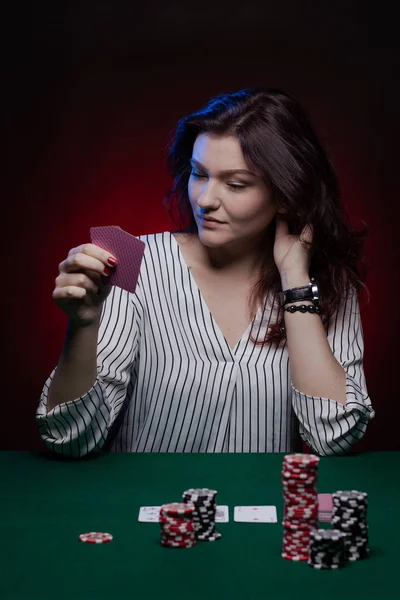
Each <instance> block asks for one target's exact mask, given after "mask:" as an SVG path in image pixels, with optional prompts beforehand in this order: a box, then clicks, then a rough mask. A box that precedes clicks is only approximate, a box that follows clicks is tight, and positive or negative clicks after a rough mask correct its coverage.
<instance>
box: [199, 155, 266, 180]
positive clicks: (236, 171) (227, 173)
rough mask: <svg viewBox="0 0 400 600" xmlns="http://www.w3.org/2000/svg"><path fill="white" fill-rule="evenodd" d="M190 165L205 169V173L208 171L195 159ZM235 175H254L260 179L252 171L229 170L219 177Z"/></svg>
mask: <svg viewBox="0 0 400 600" xmlns="http://www.w3.org/2000/svg"><path fill="white" fill-rule="evenodd" d="M190 163H191V165H192V166H193V165H196V166H197V167H198V168H199V169H203V171H206V170H207V169H206V168H205V167H204V166H203V165H202V164H201V162H199V161H198V160H196V159H195V158H191V159H190ZM234 173H242V175H252V176H253V177H258V175H256V174H255V173H252V172H251V171H247V170H246V169H227V170H226V171H220V172H219V175H233V174H234Z"/></svg>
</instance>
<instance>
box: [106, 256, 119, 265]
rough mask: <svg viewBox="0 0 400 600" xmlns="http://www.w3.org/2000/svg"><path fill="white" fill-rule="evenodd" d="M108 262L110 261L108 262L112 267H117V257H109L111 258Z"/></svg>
mask: <svg viewBox="0 0 400 600" xmlns="http://www.w3.org/2000/svg"><path fill="white" fill-rule="evenodd" d="M107 262H108V264H109V265H111V266H112V267H115V265H116V264H117V261H116V260H115V258H111V257H109V258H108V259H107Z"/></svg>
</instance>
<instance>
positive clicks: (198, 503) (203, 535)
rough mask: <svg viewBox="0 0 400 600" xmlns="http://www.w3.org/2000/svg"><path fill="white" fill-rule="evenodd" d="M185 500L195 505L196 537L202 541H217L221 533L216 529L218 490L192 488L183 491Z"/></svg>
mask: <svg viewBox="0 0 400 600" xmlns="http://www.w3.org/2000/svg"><path fill="white" fill-rule="evenodd" d="M183 501H184V502H188V503H190V504H192V505H194V512H193V524H194V529H195V536H196V539H197V540H198V541H200V542H215V541H216V540H219V539H220V537H221V533H219V532H218V531H216V529H215V515H216V512H217V492H216V491H215V490H209V489H208V488H190V489H188V490H186V491H185V492H183Z"/></svg>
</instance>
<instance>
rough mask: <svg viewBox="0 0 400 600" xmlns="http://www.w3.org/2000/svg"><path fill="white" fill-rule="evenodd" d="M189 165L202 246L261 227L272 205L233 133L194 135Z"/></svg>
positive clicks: (273, 210)
mask: <svg viewBox="0 0 400 600" xmlns="http://www.w3.org/2000/svg"><path fill="white" fill-rule="evenodd" d="M191 165H192V171H191V174H190V178H189V185H188V192H189V200H190V203H191V206H192V210H193V214H194V217H195V219H196V223H197V227H198V234H199V238H200V239H201V241H202V242H203V243H204V244H205V245H206V246H212V247H217V246H220V245H225V244H229V243H230V242H238V241H240V240H243V241H245V240H250V239H252V238H255V237H258V236H259V235H260V234H262V233H263V232H264V231H265V229H266V228H267V226H268V225H269V224H270V222H271V221H272V219H273V218H274V216H275V214H276V206H275V203H274V202H273V201H272V199H271V194H270V191H269V189H268V187H267V185H266V184H265V182H264V181H263V179H262V177H261V176H260V174H259V173H255V172H254V170H253V169H252V168H250V167H249V166H248V165H247V164H246V162H245V159H244V157H243V153H242V149H241V147H240V143H239V141H238V139H237V138H236V137H234V136H216V135H212V134H208V133H202V134H200V135H199V136H198V137H197V139H196V141H195V143H194V146H193V153H192V160H191ZM203 217H212V218H214V219H217V220H218V221H220V222H219V223H211V224H210V223H207V221H206V220H205V219H204V218H203Z"/></svg>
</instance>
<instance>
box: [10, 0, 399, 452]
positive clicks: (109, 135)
mask: <svg viewBox="0 0 400 600" xmlns="http://www.w3.org/2000/svg"><path fill="white" fill-rule="evenodd" d="M393 10H394V9H393ZM1 22H2V34H1V39H2V42H3V46H4V49H3V52H2V58H3V69H2V72H3V75H2V80H3V86H2V87H3V92H2V97H1V102H2V107H3V108H2V115H3V119H2V123H3V127H4V135H3V136H2V137H3V140H4V143H5V146H6V159H5V163H3V164H4V165H5V167H6V168H5V172H6V184H5V193H4V196H3V202H2V216H3V219H2V225H3V227H2V233H3V235H2V237H3V242H4V244H3V251H2V261H1V264H2V277H1V281H2V284H3V285H2V294H1V297H2V303H3V309H2V316H3V319H2V330H3V332H4V335H3V336H2V339H3V340H4V344H3V352H2V354H3V359H2V366H3V372H2V386H1V388H2V392H3V397H2V411H1V419H0V441H1V448H3V449H41V448H42V444H41V441H40V439H39V436H38V434H37V431H36V425H35V422H34V414H35V410H36V406H37V404H38V401H39V396H40V392H41V388H42V386H43V384H44V381H45V380H46V378H47V376H48V375H49V373H50V372H51V370H52V368H53V367H54V366H55V364H56V362H57V360H58V356H59V353H60V350H61V346H62V341H63V337H64V333H65V326H66V318H65V317H64V315H63V313H62V312H61V311H60V309H58V307H57V306H55V305H54V304H53V301H52V298H51V294H52V290H53V287H54V278H55V277H56V276H57V272H58V271H57V266H58V263H59V262H61V261H62V260H63V259H64V258H65V256H66V254H67V252H68V250H69V249H70V248H71V247H74V246H76V245H79V244H81V243H83V242H86V241H89V228H90V227H91V226H95V225H119V226H121V227H122V228H123V229H126V230H127V231H129V232H131V233H133V234H134V235H140V234H143V233H153V232H158V231H164V230H168V229H170V228H173V227H174V224H173V223H172V222H171V221H170V220H169V217H168V216H167V214H166V212H165V210H164V208H163V205H162V199H163V197H164V194H165V193H166V191H167V190H168V188H169V185H170V183H171V182H170V179H169V177H168V175H167V171H166V166H165V159H166V151H167V144H168V139H169V135H170V133H171V131H172V130H173V128H174V126H175V124H176V122H177V120H178V119H179V118H180V117H181V116H183V115H184V114H186V113H188V112H191V111H193V110H195V109H198V108H199V107H200V106H202V105H203V104H204V103H205V102H206V101H207V100H208V99H209V98H210V97H211V96H213V95H215V94H217V93H221V92H227V91H235V90H238V89H240V88H243V87H251V86H259V85H266V86H272V87H280V88H282V89H283V90H285V91H287V92H289V93H291V94H293V95H294V96H295V97H297V98H298V99H299V100H300V101H301V102H302V103H303V105H304V106H305V107H306V108H307V109H308V110H309V112H310V113H311V116H312V118H313V121H314V123H315V125H316V127H317V129H318V131H319V133H320V136H321V138H322V139H323V141H324V143H325V145H326V146H327V148H328V151H329V152H330V154H331V156H332V158H333V161H334V163H335V165H336V169H337V173H338V176H339V180H340V182H341V189H342V195H343V198H344V201H345V203H346V204H347V206H348V209H349V213H350V215H351V216H352V218H353V220H354V222H355V223H356V224H359V223H360V222H361V221H365V222H366V224H367V225H368V227H369V235H368V237H367V241H366V246H365V254H366V258H367V261H368V266H369V274H368V279H367V285H368V288H369V290H370V293H371V298H370V302H369V304H365V303H364V304H363V305H362V319H363V324H364V334H365V346H366V350H365V361H364V366H365V372H366V376H367V382H368V389H369V393H370V396H371V398H372V401H373V404H374V408H375V409H376V413H377V415H376V418H375V419H374V421H372V422H371V424H370V426H369V429H368V431H367V434H366V436H365V438H364V440H363V441H362V442H361V443H360V444H359V445H358V446H357V448H358V449H360V450H364V449H375V450H378V449H382V450H393V449H397V450H399V449H400V441H399V434H398V427H399V425H398V423H399V417H400V410H399V403H400V398H399V393H398V389H399V386H398V371H399V367H398V349H397V338H398V333H399V312H400V311H399V301H398V292H399V275H398V237H399V230H398V222H399V216H400V214H399V213H400V211H399V191H400V185H399V171H400V168H399V154H398V135H399V119H398V113H399V87H398V83H397V82H398V73H399V48H398V42H397V39H398V33H397V31H396V23H397V20H396V18H395V15H394V13H393V12H392V11H391V9H389V5H388V4H386V3H385V2H380V3H375V4H371V6H368V5H366V4H365V2H359V1H356V2H347V1H346V2H343V1H337V0H336V1H333V0H332V1H325V2H324V1H323V0H322V1H320V2H316V1H314V2H311V1H303V2H295V1H294V0H292V1H284V2H282V1H281V2H279V3H278V2H276V1H275V2H271V1H270V0H264V1H263V2H261V1H258V2H256V1H254V0H247V1H246V2H240V3H238V4H234V3H233V1H231V2H223V1H220V2H198V3H192V2H187V1H183V0H181V1H179V2H176V1H175V2H156V3H154V2H145V3H142V4H136V3H131V2H129V3H128V2H104V1H97V2H80V3H74V2H59V3H53V4H52V5H50V4H49V5H48V6H47V5H45V4H43V3H42V4H41V3H35V4H33V3H32V4H31V5H29V4H28V3H24V4H22V3H19V2H13V3H10V4H9V5H8V6H7V5H5V6H4V7H3V9H2V19H1Z"/></svg>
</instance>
